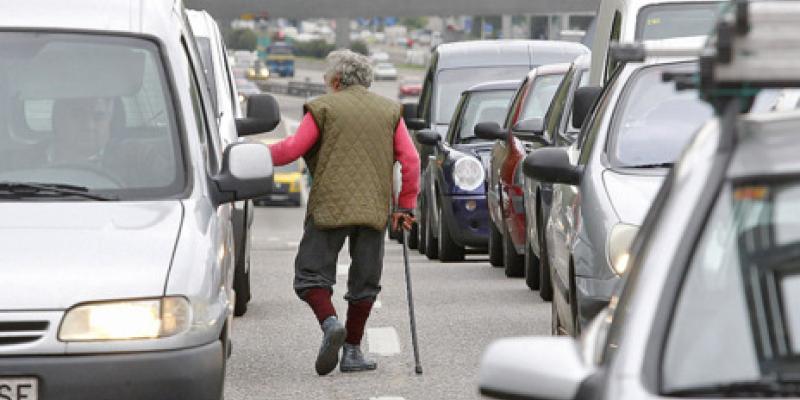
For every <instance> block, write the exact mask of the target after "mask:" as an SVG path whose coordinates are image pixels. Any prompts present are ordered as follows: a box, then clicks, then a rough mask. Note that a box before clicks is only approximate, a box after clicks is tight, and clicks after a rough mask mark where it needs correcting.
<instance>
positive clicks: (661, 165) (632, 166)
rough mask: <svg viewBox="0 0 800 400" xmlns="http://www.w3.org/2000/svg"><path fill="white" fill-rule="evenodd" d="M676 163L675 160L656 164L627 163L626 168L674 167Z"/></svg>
mask: <svg viewBox="0 0 800 400" xmlns="http://www.w3.org/2000/svg"><path fill="white" fill-rule="evenodd" d="M673 165H675V163H673V162H665V163H655V164H641V165H627V166H625V168H641V169H645V168H672V166H673Z"/></svg>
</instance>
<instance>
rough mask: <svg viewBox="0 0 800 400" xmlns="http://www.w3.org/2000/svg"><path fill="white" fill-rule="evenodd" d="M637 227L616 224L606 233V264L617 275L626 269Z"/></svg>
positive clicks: (637, 230)
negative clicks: (609, 232)
mask: <svg viewBox="0 0 800 400" xmlns="http://www.w3.org/2000/svg"><path fill="white" fill-rule="evenodd" d="M637 232H639V227H638V226H636V225H628V224H616V225H614V227H613V228H611V234H610V235H608V252H607V254H608V265H609V266H611V270H612V271H614V273H615V274H617V275H622V274H624V273H625V271H626V270H627V269H628V262H629V261H630V257H631V254H630V249H631V244H632V243H633V239H634V238H635V237H636V233H637Z"/></svg>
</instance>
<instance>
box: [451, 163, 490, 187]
mask: <svg viewBox="0 0 800 400" xmlns="http://www.w3.org/2000/svg"><path fill="white" fill-rule="evenodd" d="M484 177H485V175H484V172H483V165H481V162H480V161H478V160H477V159H475V158H472V157H462V158H459V159H458V160H456V164H455V165H454V166H453V182H454V183H455V184H456V186H458V187H459V189H461V190H465V191H468V192H469V191H473V190H475V189H477V188H479V187H480V186H481V185H483V178H484Z"/></svg>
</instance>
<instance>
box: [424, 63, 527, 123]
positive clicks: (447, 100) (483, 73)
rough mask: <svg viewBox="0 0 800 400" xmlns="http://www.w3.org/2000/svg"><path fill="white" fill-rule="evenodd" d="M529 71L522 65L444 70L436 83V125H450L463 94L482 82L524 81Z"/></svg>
mask: <svg viewBox="0 0 800 400" xmlns="http://www.w3.org/2000/svg"><path fill="white" fill-rule="evenodd" d="M528 71H529V68H528V67H527V66H521V65H515V66H505V67H488V68H461V69H446V70H442V71H441V72H439V75H438V78H437V79H438V81H437V83H436V85H437V86H436V118H435V121H436V123H437V124H442V125H447V124H448V123H450V118H452V117H453V111H455V109H456V104H457V103H458V97H459V94H460V93H461V92H463V91H465V90H467V89H469V88H470V87H472V86H475V85H477V84H479V83H482V82H488V81H494V80H499V79H519V80H522V79H523V78H524V77H525V74H526V73H528Z"/></svg>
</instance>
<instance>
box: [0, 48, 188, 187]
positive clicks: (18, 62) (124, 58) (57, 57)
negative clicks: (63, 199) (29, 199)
mask: <svg viewBox="0 0 800 400" xmlns="http://www.w3.org/2000/svg"><path fill="white" fill-rule="evenodd" d="M0 54H2V55H3V56H2V57H0V185H2V184H8V183H19V182H24V183H33V184H50V185H69V186H77V187H80V188H83V190H85V191H89V192H92V193H98V194H102V195H106V196H107V197H110V198H114V199H121V200H133V199H152V198H163V197H165V196H175V195H178V194H180V193H182V191H183V189H184V187H185V181H186V178H185V171H184V168H183V161H182V157H181V148H180V140H179V136H178V133H177V128H176V123H175V119H174V115H175V113H174V111H173V109H172V101H171V100H170V93H169V91H168V89H167V85H166V83H165V82H166V81H165V74H164V68H163V66H162V64H161V58H160V56H159V53H158V49H157V47H156V46H155V44H153V43H151V42H149V41H146V40H143V39H135V38H128V37H125V38H123V37H113V36H110V35H109V36H102V35H81V34H55V33H54V34H41V33H5V34H3V35H2V37H0ZM7 198H8V196H4V197H0V200H5V199H7ZM70 200H72V199H70Z"/></svg>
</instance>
